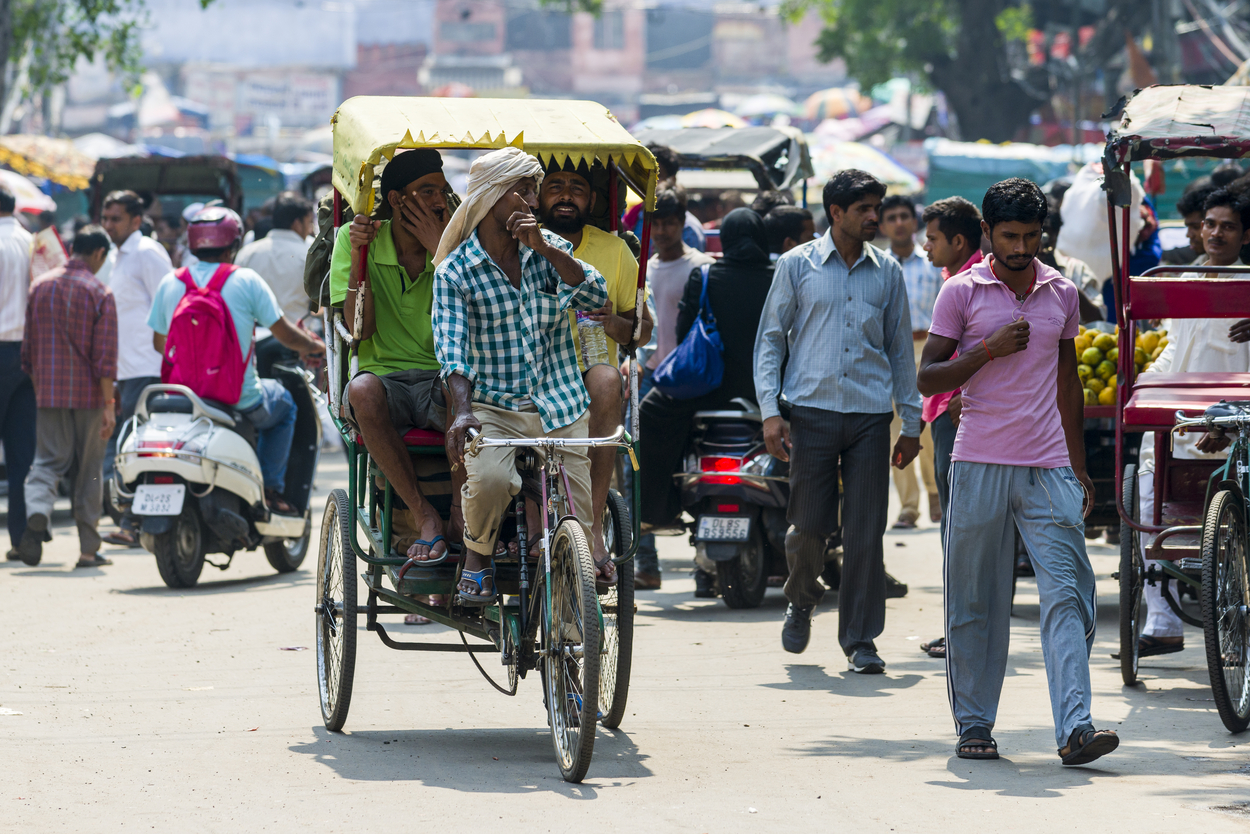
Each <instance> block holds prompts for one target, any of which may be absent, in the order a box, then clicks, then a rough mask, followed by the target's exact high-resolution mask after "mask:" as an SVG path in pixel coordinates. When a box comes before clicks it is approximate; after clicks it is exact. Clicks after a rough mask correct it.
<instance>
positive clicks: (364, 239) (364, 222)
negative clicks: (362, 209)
mask: <svg viewBox="0 0 1250 834" xmlns="http://www.w3.org/2000/svg"><path fill="white" fill-rule="evenodd" d="M381 226H382V221H381V220H371V219H369V217H368V216H367V215H364V214H358V215H356V216H355V217H353V218H352V225H351V226H348V227H347V239H348V240H349V241H351V244H352V248H353V249H355V248H358V247H360V246H368V245H369V244H370V243H373V238H374V237H375V236H376V235H377V233H378V229H379V228H380V227H381Z"/></svg>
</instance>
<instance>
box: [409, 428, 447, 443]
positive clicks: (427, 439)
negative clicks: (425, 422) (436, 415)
mask: <svg viewBox="0 0 1250 834" xmlns="http://www.w3.org/2000/svg"><path fill="white" fill-rule="evenodd" d="M404 445H405V446H439V447H441V446H442V445H443V433H442V432H441V431H431V430H430V429H409V430H408V433H407V434H405V435H404Z"/></svg>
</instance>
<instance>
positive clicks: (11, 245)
mask: <svg viewBox="0 0 1250 834" xmlns="http://www.w3.org/2000/svg"><path fill="white" fill-rule="evenodd" d="M33 240H34V237H33V236H32V235H31V233H30V232H28V231H26V230H25V229H23V228H22V224H21V223H18V222H17V218H15V217H0V342H20V341H22V333H23V331H24V330H25V329H26V292H27V290H29V289H30V247H31V242H32V241H33Z"/></svg>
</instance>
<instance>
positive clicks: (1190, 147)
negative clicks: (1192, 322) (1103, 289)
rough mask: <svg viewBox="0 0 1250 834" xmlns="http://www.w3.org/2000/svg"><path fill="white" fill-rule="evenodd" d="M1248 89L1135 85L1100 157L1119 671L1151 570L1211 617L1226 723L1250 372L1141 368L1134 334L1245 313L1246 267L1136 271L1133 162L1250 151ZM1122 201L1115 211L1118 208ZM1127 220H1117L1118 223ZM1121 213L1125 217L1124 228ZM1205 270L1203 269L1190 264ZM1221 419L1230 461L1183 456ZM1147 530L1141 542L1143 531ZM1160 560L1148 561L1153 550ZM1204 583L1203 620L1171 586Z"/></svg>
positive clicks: (1173, 601)
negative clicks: (1140, 485)
mask: <svg viewBox="0 0 1250 834" xmlns="http://www.w3.org/2000/svg"><path fill="white" fill-rule="evenodd" d="M1248 106H1250V90H1248V89H1247V88H1245V87H1197V86H1185V85H1176V86H1154V87H1147V88H1145V89H1142V90H1138V91H1137V92H1135V93H1134V94H1133V95H1132V96H1131V97H1130V98H1129V99H1128V100H1127V102H1126V103H1125V105H1124V112H1123V115H1122V116H1121V118H1120V121H1119V124H1118V125H1117V126H1116V127H1115V129H1113V130H1112V131H1111V133H1110V135H1109V136H1108V140H1107V147H1106V154H1105V157H1104V161H1103V166H1104V171H1105V174H1106V184H1105V188H1106V191H1107V201H1108V205H1107V211H1108V217H1109V220H1110V239H1111V240H1110V242H1111V254H1112V261H1113V264H1114V274H1115V276H1116V279H1117V283H1116V298H1117V304H1118V306H1119V310H1120V333H1119V360H1118V378H1117V390H1116V404H1117V413H1116V434H1115V449H1116V470H1117V472H1119V473H1122V476H1121V479H1120V480H1119V481H1118V482H1117V489H1116V502H1117V509H1118V512H1119V515H1120V518H1121V534H1120V569H1119V573H1118V578H1119V586H1120V655H1119V659H1120V671H1121V675H1122V677H1123V679H1124V683H1125V684H1127V685H1132V684H1134V683H1136V681H1137V669H1138V638H1139V637H1140V636H1141V631H1142V624H1143V619H1144V617H1143V615H1144V611H1143V606H1142V600H1143V589H1144V586H1145V583H1161V584H1162V587H1161V591H1162V595H1163V598H1164V599H1165V600H1166V602H1167V604H1168V606H1169V607H1170V608H1171V609H1172V610H1173V611H1174V612H1175V613H1176V614H1177V615H1178V616H1179V617H1180V618H1181V619H1182V620H1184V621H1185V622H1187V623H1190V624H1191V625H1195V626H1199V627H1201V628H1202V629H1203V632H1204V639H1205V644H1206V657H1207V667H1208V671H1209V673H1210V678H1211V688H1212V691H1213V693H1214V696H1215V703H1216V706H1217V708H1218V710H1219V714H1220V718H1221V719H1222V720H1223V722H1224V725H1225V726H1226V727H1227V728H1228V729H1229V730H1230V731H1232V732H1241V731H1243V730H1245V729H1246V727H1247V725H1250V664H1248V663H1247V646H1248V644H1250V615H1248V614H1247V607H1248V606H1250V582H1248V581H1247V565H1246V557H1247V538H1246V536H1247V533H1246V529H1247V528H1246V513H1247V504H1246V498H1247V496H1248V495H1250V483H1248V482H1247V477H1246V470H1245V464H1246V442H1247V432H1248V431H1250V416H1248V414H1247V409H1250V373H1218V374H1217V373H1191V374H1178V373H1148V374H1142V375H1140V376H1139V375H1137V374H1136V373H1135V367H1134V362H1133V353H1134V351H1133V347H1134V343H1135V332H1136V329H1137V323H1138V322H1140V321H1146V320H1153V319H1164V318H1180V319H1196V318H1222V319H1228V320H1229V323H1230V324H1231V323H1232V321H1233V320H1235V319H1239V318H1245V317H1250V267H1245V266H1230V267H1203V268H1196V267H1193V266H1185V267H1156V268H1154V269H1150V270H1147V271H1146V272H1145V273H1144V274H1142V275H1140V276H1137V275H1130V274H1129V268H1128V259H1129V249H1130V240H1129V220H1130V218H1129V203H1130V191H1129V188H1130V185H1129V167H1130V165H1131V163H1133V162H1137V161H1141V160H1146V159H1157V160H1164V159H1175V158H1179V157H1193V156H1206V157H1217V158H1242V157H1245V156H1250V119H1248V118H1247V116H1246V113H1247V112H1250V110H1248V109H1247V107H1248ZM1116 209H1119V210H1120V214H1119V217H1118V218H1117V216H1116ZM1117 219H1118V221H1119V222H1118V224H1117ZM1117 225H1118V226H1119V228H1118V229H1117ZM1195 273H1200V274H1195ZM1208 429H1217V430H1220V431H1226V432H1227V431H1231V432H1233V433H1235V434H1236V435H1237V437H1236V440H1235V442H1234V445H1233V448H1232V450H1231V451H1230V454H1229V457H1228V459H1227V460H1212V459H1206V460H1193V459H1183V458H1178V457H1174V456H1173V454H1172V451H1173V444H1172V438H1173V436H1174V435H1177V434H1183V433H1185V432H1186V431H1195V430H1196V431H1206V430H1208ZM1133 432H1154V438H1155V442H1154V454H1155V461H1156V463H1155V475H1154V483H1155V488H1154V503H1153V507H1151V508H1150V515H1149V517H1148V518H1145V519H1142V518H1139V517H1138V516H1139V501H1138V496H1137V489H1136V488H1137V467H1136V465H1134V464H1131V463H1130V464H1126V462H1125V461H1126V457H1125V455H1126V445H1127V441H1128V438H1127V435H1128V434H1129V433H1133ZM1138 533H1144V534H1146V539H1147V542H1146V545H1145V552H1143V547H1142V541H1141V537H1139V536H1138V535H1137V534H1138ZM1146 559H1151V560H1158V561H1157V563H1156V564H1157V565H1159V566H1160V567H1156V566H1155V565H1152V566H1150V567H1149V568H1147V567H1146V565H1145V560H1146ZM1182 584H1183V585H1187V586H1189V587H1191V588H1193V589H1195V590H1196V591H1197V593H1198V596H1199V598H1200V602H1201V605H1202V618H1201V619H1198V618H1196V617H1194V616H1192V615H1190V614H1188V613H1187V612H1186V611H1184V610H1183V609H1182V607H1181V605H1180V601H1179V594H1177V593H1174V591H1173V590H1172V588H1173V586H1175V587H1176V588H1179V587H1180V585H1182Z"/></svg>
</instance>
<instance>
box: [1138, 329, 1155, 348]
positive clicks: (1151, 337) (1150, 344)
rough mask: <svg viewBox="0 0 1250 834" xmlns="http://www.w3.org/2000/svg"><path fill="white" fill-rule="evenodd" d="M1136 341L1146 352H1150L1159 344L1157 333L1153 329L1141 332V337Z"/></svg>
mask: <svg viewBox="0 0 1250 834" xmlns="http://www.w3.org/2000/svg"><path fill="white" fill-rule="evenodd" d="M1137 341H1138V344H1139V346H1140V347H1141V349H1142V350H1144V351H1146V353H1150V352H1151V351H1152V350H1154V349H1155V348H1157V347H1158V346H1159V334H1158V333H1155V332H1153V331H1146V332H1145V333H1143V334H1141V337H1140V338H1139V339H1138V340H1137Z"/></svg>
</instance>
